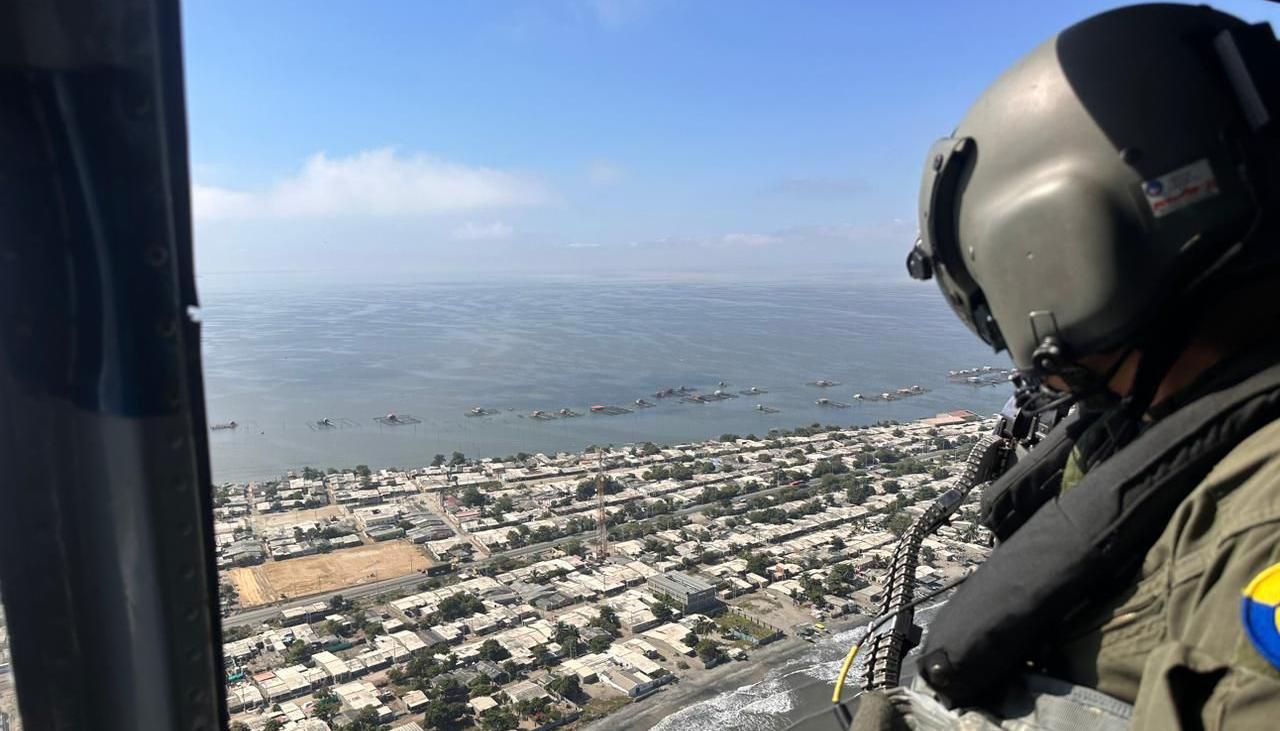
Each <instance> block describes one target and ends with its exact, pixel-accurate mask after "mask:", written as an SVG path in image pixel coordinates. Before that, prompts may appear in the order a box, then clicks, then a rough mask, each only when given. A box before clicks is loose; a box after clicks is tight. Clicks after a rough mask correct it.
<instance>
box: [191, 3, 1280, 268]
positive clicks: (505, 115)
mask: <svg viewBox="0 0 1280 731" xmlns="http://www.w3.org/2000/svg"><path fill="white" fill-rule="evenodd" d="M1115 5H1116V3H1107V2H1068V1H1062V2H1054V3H1042V2H1025V0H1024V1H1020V2H1014V1H999V2H985V1H980V0H974V1H973V2H964V3H959V2H944V1H942V0H938V1H936V2H917V1H914V0H900V1H897V2H892V3H881V2H852V1H847V0H832V1H831V2H818V1H816V0H815V1H805V2H776V1H775V2H754V1H750V0H743V1H734V2H730V1H729V0H722V1H715V0H705V1H700V2H695V1H677V0H528V1H527V2H515V1H512V2H497V1H483V0H477V1H475V2H462V1H461V0H459V1H457V2H444V1H443V0H441V1H440V2H409V1H406V0H401V1H393V0H386V1H384V2H356V1H355V0H351V1H349V2H341V3H340V2H322V1H318V0H307V1H300V2H286V1H272V2H262V1H261V0H251V1H248V2H242V1H240V0H188V1H187V2H186V3H185V4H184V6H183V14H184V17H183V26H184V31H183V32H184V45H185V54H186V59H185V64H186V67H185V71H186V80H187V87H186V92H187V104H188V116H189V118H188V130H189V135H190V152H191V161H192V168H191V169H192V190H193V206H194V226H195V241H196V252H197V271H198V274H200V275H201V276H219V275H221V276H236V275H239V274H241V273H247V272H258V273H273V272H315V273H328V274H330V275H336V276H340V277H350V278H357V277H358V278H365V279H374V280H377V279H379V278H382V277H387V278H391V277H396V278H403V277H406V276H407V277H421V278H426V279H429V278H442V277H443V278H449V277H464V276H494V277H497V276H521V275H560V274H568V275H591V276H619V277H621V276H626V275H628V274H631V273H635V272H652V273H656V274H666V275H673V276H693V277H696V276H711V275H716V274H717V273H752V272H754V273H763V274H767V275H776V274H786V273H795V274H802V273H811V272H831V271H845V270H871V271H886V272H890V271H891V272H892V273H893V274H894V275H895V276H897V275H900V274H901V270H902V264H901V262H902V261H903V259H904V257H905V253H906V251H907V249H908V247H909V245H910V242H911V240H912V238H913V236H914V232H915V228H916V226H915V201H916V193H917V186H918V180H919V174H920V169H921V166H922V164H923V158H924V154H925V151H926V150H927V148H928V146H929V144H930V143H932V142H933V141H934V140H935V139H937V138H939V137H943V136H946V135H947V134H948V133H949V131H950V130H951V129H952V128H953V127H954V126H955V124H956V123H957V122H959V120H960V119H961V117H962V116H963V114H964V112H965V110H966V109H967V108H968V106H969V105H970V104H971V103H972V102H973V100H974V99H975V98H976V97H977V96H978V95H979V94H980V93H981V92H982V90H983V89H984V88H985V86H986V85H987V84H988V83H990V82H991V81H992V80H994V79H995V77H996V76H997V75H998V74H999V73H1000V72H1001V71H1002V70H1003V69H1004V68H1006V67H1007V66H1009V65H1010V64H1012V63H1013V62H1014V61H1016V60H1017V59H1018V58H1019V57H1020V56H1022V55H1023V54H1025V53H1027V52H1028V51H1030V50H1032V49H1033V48H1034V47H1035V46H1037V45H1038V44H1040V43H1041V42H1043V41H1045V40H1047V39H1049V38H1050V37H1052V36H1053V35H1054V34H1055V33H1056V32H1058V31H1059V30H1061V29H1062V28H1064V27H1066V26H1068V25H1070V24H1071V23H1073V22H1076V21H1078V20H1081V19H1083V18H1086V17H1088V16H1090V15H1092V14H1094V13H1097V12H1099V11H1102V10H1105V9H1108V8H1110V7H1114V6H1115ZM1215 6H1216V7H1219V8H1221V9H1223V10H1226V11H1228V12H1233V13H1236V14H1238V15H1240V16H1242V17H1245V18H1246V19H1249V20H1270V21H1271V22H1272V23H1273V24H1276V25H1278V26H1280V8H1277V6H1275V5H1272V4H1269V3H1266V2H1263V0H1238V1H1235V2H1227V3H1215Z"/></svg>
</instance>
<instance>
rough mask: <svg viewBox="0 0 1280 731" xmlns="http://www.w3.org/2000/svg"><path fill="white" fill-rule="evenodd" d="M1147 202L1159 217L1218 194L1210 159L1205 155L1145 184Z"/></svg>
mask: <svg viewBox="0 0 1280 731" xmlns="http://www.w3.org/2000/svg"><path fill="white" fill-rule="evenodd" d="M1142 192H1143V194H1144V195H1145V196H1146V199H1147V205H1148V206H1150V207H1151V213H1152V215H1154V216H1155V217H1156V218H1161V217H1163V216H1167V215H1169V214H1170V213H1173V212H1174V211H1176V210H1179V209H1182V208H1186V207H1187V206H1189V205H1191V204H1192V203H1197V202H1199V201H1202V200H1205V199H1207V198H1212V197H1214V196H1215V195H1217V194H1218V180H1217V178H1215V177H1213V168H1211V167H1209V161H1208V160H1206V159H1204V158H1201V159H1199V160H1196V161H1195V162H1193V163H1191V164H1190V165H1184V166H1183V167H1180V168H1178V169H1177V170H1174V171H1173V172H1170V173H1165V174H1164V175H1161V176H1160V177H1158V178H1155V179H1153V180H1147V181H1145V182H1143V184H1142Z"/></svg>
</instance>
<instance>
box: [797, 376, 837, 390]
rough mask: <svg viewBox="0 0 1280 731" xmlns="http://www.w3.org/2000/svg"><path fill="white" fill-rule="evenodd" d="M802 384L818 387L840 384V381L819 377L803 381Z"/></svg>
mask: <svg viewBox="0 0 1280 731" xmlns="http://www.w3.org/2000/svg"><path fill="white" fill-rule="evenodd" d="M804 385H806V386H817V387H818V388H831V387H832V386H839V385H840V382H839V381H828V380H827V379H825V378H819V379H818V380H816V381H809V382H807V383H805V384H804Z"/></svg>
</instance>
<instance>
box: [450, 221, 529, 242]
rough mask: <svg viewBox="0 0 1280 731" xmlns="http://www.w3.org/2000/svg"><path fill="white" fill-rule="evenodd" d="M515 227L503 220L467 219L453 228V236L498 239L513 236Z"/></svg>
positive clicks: (471, 238)
mask: <svg viewBox="0 0 1280 731" xmlns="http://www.w3.org/2000/svg"><path fill="white" fill-rule="evenodd" d="M513 232H514V229H512V228H511V226H510V225H509V224H505V223H503V222H502V221H494V222H492V223H476V222H475V221H467V222H466V223H464V224H462V225H461V226H459V227H457V228H455V229H454V230H453V238H455V239H459V240H461V241H498V240H500V239H507V238H511V234H512V233H513Z"/></svg>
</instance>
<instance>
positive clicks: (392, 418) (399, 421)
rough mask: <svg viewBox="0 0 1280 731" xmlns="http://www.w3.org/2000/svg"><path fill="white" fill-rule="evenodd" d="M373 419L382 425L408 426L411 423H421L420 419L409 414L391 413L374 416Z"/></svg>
mask: <svg viewBox="0 0 1280 731" xmlns="http://www.w3.org/2000/svg"><path fill="white" fill-rule="evenodd" d="M373 420H374V421H376V422H378V423H379V424H381V425H383V426H410V425H412V424H421V423H422V419H419V418H417V417H416V416H412V415H410V414H396V413H391V414H387V415H386V416H375V417H373Z"/></svg>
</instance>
